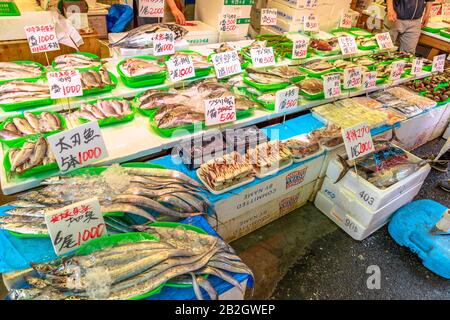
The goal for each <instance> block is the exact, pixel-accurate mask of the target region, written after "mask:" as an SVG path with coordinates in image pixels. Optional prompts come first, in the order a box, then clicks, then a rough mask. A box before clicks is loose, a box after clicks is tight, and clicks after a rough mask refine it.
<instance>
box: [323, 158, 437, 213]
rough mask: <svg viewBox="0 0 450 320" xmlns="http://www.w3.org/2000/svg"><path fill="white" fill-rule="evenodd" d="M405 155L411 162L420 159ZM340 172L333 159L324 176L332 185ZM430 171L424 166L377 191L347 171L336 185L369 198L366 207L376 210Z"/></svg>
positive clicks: (336, 162) (420, 180)
mask: <svg viewBox="0 0 450 320" xmlns="http://www.w3.org/2000/svg"><path fill="white" fill-rule="evenodd" d="M407 155H408V157H409V159H411V160H414V161H420V158H418V157H416V156H414V155H412V154H410V153H407ZM342 170H343V167H342V165H341V163H340V162H339V161H338V160H337V158H334V159H333V160H331V161H330V164H329V165H328V169H327V173H326V175H327V177H328V178H329V179H330V181H331V182H332V183H335V181H336V180H337V178H338V177H339V175H340V173H341V171H342ZM430 170H431V168H430V166H429V165H428V164H426V165H424V166H423V167H421V168H420V169H419V170H417V171H416V172H414V173H413V174H411V175H410V176H408V177H406V178H405V179H403V180H401V181H399V182H397V183H396V184H394V185H392V186H390V187H389V188H386V189H384V190H381V189H378V188H377V187H375V186H374V185H373V184H371V183H370V182H368V181H366V180H365V179H363V178H362V177H361V176H359V175H357V174H356V173H355V172H354V170H349V171H348V172H347V174H346V175H345V176H344V177H343V178H342V179H341V180H340V181H339V182H338V183H339V185H340V186H342V187H345V188H347V190H349V191H350V192H351V193H353V194H355V195H357V196H361V197H363V198H369V199H370V201H369V202H370V203H367V205H368V206H369V207H370V208H371V209H372V210H378V209H380V208H382V207H384V206H385V205H386V204H388V203H389V202H391V201H392V200H393V199H395V198H397V197H398V196H399V195H400V194H402V193H404V192H405V191H406V190H409V189H411V188H412V187H413V186H415V185H417V184H420V183H422V182H423V181H424V180H425V178H426V177H427V176H428V173H429V172H430Z"/></svg>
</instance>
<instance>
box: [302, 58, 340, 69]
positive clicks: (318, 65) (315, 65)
mask: <svg viewBox="0 0 450 320" xmlns="http://www.w3.org/2000/svg"><path fill="white" fill-rule="evenodd" d="M301 66H302V67H303V68H305V69H308V70H311V71H314V72H322V71H326V70H331V69H333V65H332V64H331V63H329V62H327V61H323V60H320V59H318V60H311V61H308V62H305V63H303V64H302V65H301Z"/></svg>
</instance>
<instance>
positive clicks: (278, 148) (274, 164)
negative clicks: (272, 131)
mask: <svg viewBox="0 0 450 320" xmlns="http://www.w3.org/2000/svg"><path fill="white" fill-rule="evenodd" d="M247 160H248V161H249V163H250V164H252V165H253V168H254V170H255V172H256V176H257V177H258V178H260V179H262V178H265V177H267V176H271V175H274V174H276V173H278V172H279V171H280V170H283V169H285V168H287V167H289V166H291V165H292V164H293V160H292V154H291V151H290V150H289V148H287V147H286V146H285V145H284V144H283V143H282V142H281V141H278V140H272V141H269V142H265V143H262V144H259V145H257V146H256V147H254V148H252V149H250V150H248V151H247Z"/></svg>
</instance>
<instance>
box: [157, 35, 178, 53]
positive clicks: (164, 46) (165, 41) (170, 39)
mask: <svg viewBox="0 0 450 320" xmlns="http://www.w3.org/2000/svg"><path fill="white" fill-rule="evenodd" d="M174 53H175V34H174V33H173V32H172V31H165V32H156V33H155V35H154V36H153V55H154V56H165V55H169V54H174Z"/></svg>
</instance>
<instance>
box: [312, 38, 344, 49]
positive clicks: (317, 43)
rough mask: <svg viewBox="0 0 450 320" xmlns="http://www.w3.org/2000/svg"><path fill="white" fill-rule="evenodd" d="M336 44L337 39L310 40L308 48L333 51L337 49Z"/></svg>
mask: <svg viewBox="0 0 450 320" xmlns="http://www.w3.org/2000/svg"><path fill="white" fill-rule="evenodd" d="M338 44H339V43H338V39H337V38H332V39H329V40H320V39H311V41H310V43H309V46H310V47H311V48H313V49H316V50H320V51H333V50H336V49H337V47H338Z"/></svg>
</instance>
